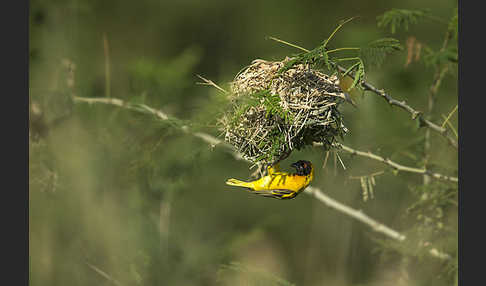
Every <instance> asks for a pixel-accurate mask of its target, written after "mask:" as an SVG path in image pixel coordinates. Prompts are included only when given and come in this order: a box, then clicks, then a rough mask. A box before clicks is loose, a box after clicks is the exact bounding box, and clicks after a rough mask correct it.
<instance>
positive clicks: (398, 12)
mask: <svg viewBox="0 0 486 286" xmlns="http://www.w3.org/2000/svg"><path fill="white" fill-rule="evenodd" d="M428 15H429V11H428V10H406V9H391V10H389V11H386V12H385V13H383V14H382V15H380V16H378V17H376V20H377V22H378V27H379V28H387V27H390V31H391V33H392V34H395V32H396V31H397V29H398V28H401V27H403V28H404V29H405V30H408V26H409V25H410V24H417V23H418V21H419V20H421V19H423V18H425V17H427V16H428Z"/></svg>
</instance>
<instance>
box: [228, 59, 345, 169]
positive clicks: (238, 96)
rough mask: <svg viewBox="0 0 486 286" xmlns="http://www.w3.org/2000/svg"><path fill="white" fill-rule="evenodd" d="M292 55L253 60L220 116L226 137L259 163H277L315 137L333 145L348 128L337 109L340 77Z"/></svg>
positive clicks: (233, 86) (340, 97)
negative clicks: (292, 63)
mask: <svg viewBox="0 0 486 286" xmlns="http://www.w3.org/2000/svg"><path fill="white" fill-rule="evenodd" d="M288 60H289V58H286V59H285V60H283V61H280V62H278V61H277V62H270V61H264V60H254V61H253V62H252V64H251V65H250V66H249V67H247V68H245V69H244V70H243V71H242V72H241V73H239V74H238V75H237V76H236V77H235V79H234V81H233V82H232V83H231V95H230V98H231V102H232V104H231V106H232V108H231V109H230V111H229V112H227V113H226V114H224V115H223V117H222V118H221V119H220V123H221V131H222V132H223V133H224V136H225V141H227V142H228V143H230V144H231V145H233V146H234V147H235V148H236V149H237V150H238V152H239V153H240V154H241V155H242V156H243V157H244V158H245V159H247V160H249V161H252V162H254V163H258V162H263V163H275V162H277V161H280V160H282V159H283V158H285V157H287V156H288V155H289V154H290V153H291V152H292V150H294V149H297V150H298V149H301V148H303V147H305V146H308V145H311V144H312V143H313V142H321V143H322V144H323V145H324V147H325V148H326V149H330V148H331V147H332V145H333V143H334V142H335V140H336V137H342V136H343V135H344V134H345V133H346V132H347V129H346V127H345V126H344V125H343V118H342V115H341V113H340V112H339V111H338V106H339V104H340V103H342V102H344V99H345V98H346V97H345V94H344V92H343V91H342V90H341V88H340V87H339V81H338V79H337V77H336V76H328V75H326V74H323V73H321V72H319V71H316V70H313V69H310V67H309V66H307V65H303V64H300V65H295V66H293V67H292V68H290V69H288V70H286V71H285V72H281V68H282V67H283V66H284V64H285V63H286V62H287V61H288Z"/></svg>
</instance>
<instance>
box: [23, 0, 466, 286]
mask: <svg viewBox="0 0 486 286" xmlns="http://www.w3.org/2000/svg"><path fill="white" fill-rule="evenodd" d="M456 7H457V2H456V1H440V0H434V1H432V0H421V1H418V0H408V1H398V0H393V1H390V0H386V1H385V0H383V1H357V0H352V1H290V0H279V1H275V0H269V1H222V0H217V1H195V0H181V1H154V0H142V1H113V0H105V1H94V0H84V1H82V0H71V1H69V0H32V1H30V18H29V21H30V35H29V39H30V40H29V45H30V65H29V67H30V70H29V73H30V77H29V80H30V82H29V90H30V103H31V117H30V119H31V125H30V136H31V140H30V144H29V158H30V159H29V160H30V161H29V243H30V244H29V246H30V247H29V252H30V255H29V260H30V265H29V269H30V271H29V273H30V283H31V285H113V284H115V285H283V284H286V283H287V284H295V285H446V284H447V283H449V280H450V277H449V275H448V274H447V273H446V271H445V270H444V271H443V270H442V268H441V267H442V266H443V263H442V262H437V261H436V260H434V259H433V258H427V257H425V258H421V259H419V260H418V263H417V264H415V263H414V261H415V260H413V259H415V258H413V257H412V258H409V257H408V256H406V255H403V253H400V252H398V251H383V249H384V248H385V247H384V246H383V245H382V244H380V243H378V242H377V241H376V239H383V238H384V237H383V236H381V235H380V234H376V233H373V232H372V231H371V230H370V229H369V228H368V227H367V226H365V225H363V224H361V223H360V222H357V221H355V220H353V219H351V218H350V217H347V216H345V215H343V214H341V213H338V212H336V211H335V210H332V209H329V208H327V207H325V206H324V205H323V204H322V203H320V202H319V201H317V200H315V199H313V198H312V197H310V196H307V195H305V194H302V195H300V196H298V197H297V198H296V199H294V200H288V201H279V200H273V199H268V198H263V197H259V196H254V195H251V194H249V193H247V192H244V191H242V190H240V189H236V188H232V187H229V186H226V185H225V184H224V182H225V180H226V179H227V178H231V177H233V178H239V179H243V180H244V179H247V178H248V177H249V174H250V173H251V172H252V171H253V170H249V166H250V165H249V164H248V163H245V162H243V161H236V160H235V159H234V158H233V156H232V155H231V154H229V153H228V152H225V150H224V149H222V148H220V147H216V148H212V147H211V146H210V145H208V144H207V143H205V142H203V141H201V140H200V139H198V138H195V137H193V136H190V135H188V134H186V133H184V132H182V131H180V129H179V128H177V126H178V125H177V124H179V122H170V123H167V122H160V121H157V120H155V119H154V118H153V117H151V116H148V115H144V114H139V113H137V112H134V111H128V110H124V109H121V108H117V107H113V106H107V105H97V104H93V105H88V104H85V103H73V102H72V101H70V100H69V95H70V94H71V93H74V94H75V95H76V96H82V97H106V96H111V97H114V98H120V99H123V100H126V101H130V102H139V103H142V102H143V103H145V104H147V105H149V106H151V107H153V108H157V109H160V110H162V111H163V112H165V113H167V114H169V115H171V116H174V117H176V118H179V119H181V120H186V121H184V122H185V123H187V124H189V125H190V126H191V127H192V128H194V130H198V131H202V132H207V133H210V134H212V135H215V136H218V135H220V134H219V131H218V130H217V129H216V128H214V126H215V124H216V120H217V118H218V116H219V114H220V112H221V111H222V104H223V103H224V100H223V99H222V95H221V93H219V92H218V91H217V90H216V89H214V88H210V87H205V86H202V85H198V84H196V82H200V80H199V79H198V78H197V76H196V75H197V74H199V75H202V76H204V77H206V78H208V79H211V80H213V81H214V82H216V83H218V84H220V85H221V86H223V87H224V88H228V85H227V83H228V82H230V81H231V80H232V79H233V77H234V76H235V75H236V74H237V73H238V71H239V70H240V69H242V68H243V67H244V66H246V65H248V64H249V63H250V62H251V61H252V60H253V59H257V58H261V59H266V60H281V59H283V58H284V57H285V56H290V55H291V54H292V53H295V52H297V50H295V49H293V48H291V47H288V46H284V45H281V44H279V43H277V42H274V41H271V40H268V39H267V37H268V36H274V37H278V38H280V39H283V40H286V41H289V42H292V43H295V44H298V45H300V46H302V47H305V48H308V49H311V48H314V47H316V46H317V45H319V44H320V43H321V42H322V41H323V40H324V39H325V38H327V37H328V36H329V34H330V33H331V32H332V31H333V29H334V28H335V27H336V25H337V24H338V22H339V21H341V20H343V19H347V18H349V17H353V16H360V17H359V18H358V19H356V20H354V21H352V22H351V23H348V24H346V25H345V26H344V27H343V28H342V29H341V30H340V31H339V32H338V34H336V36H335V38H334V39H333V40H332V42H331V43H330V45H331V46H332V47H334V48H337V47H347V46H361V45H363V44H366V43H368V42H371V41H373V40H375V39H378V38H384V37H395V38H397V39H399V40H400V42H401V43H402V45H403V46H406V41H407V38H408V37H410V36H414V37H415V38H416V39H417V40H418V41H420V42H422V43H424V44H426V45H427V46H429V47H430V48H432V49H435V50H437V49H438V48H440V46H441V44H442V41H443V37H444V33H445V31H446V30H447V22H448V21H449V19H450V18H451V16H452V15H453V9H454V8H456ZM391 8H404V9H430V11H431V13H432V14H433V15H435V16H437V17H440V18H442V19H444V21H445V24H444V23H440V22H435V21H430V20H423V21H421V22H420V23H418V24H417V25H410V26H409V29H408V30H403V29H400V30H399V31H398V32H397V33H395V34H393V35H392V34H391V32H390V30H389V29H383V28H378V27H377V22H376V17H377V16H379V15H381V14H383V13H384V12H385V11H386V10H389V9H391ZM406 58H407V51H406V49H405V50H404V51H402V52H400V53H397V54H395V55H392V56H390V57H388V58H387V59H386V61H385V63H384V64H383V65H382V66H381V67H379V68H374V69H373V68H370V69H368V71H367V76H366V80H368V81H369V82H371V83H373V85H375V86H376V87H378V88H384V89H386V90H387V91H388V92H389V93H390V94H391V95H392V96H393V97H394V98H396V99H399V100H406V101H407V103H409V104H410V105H411V106H413V107H415V108H416V109H418V110H423V111H426V110H427V95H428V89H429V87H430V85H431V84H432V80H433V75H434V69H433V68H430V67H425V66H424V64H423V63H422V62H412V63H411V64H410V65H408V66H407V67H405V62H406ZM106 63H108V65H109V72H108V73H107V71H106V66H105V65H106ZM107 75H108V81H107ZM107 86H108V87H107ZM352 96H353V98H354V99H355V101H356V103H357V105H358V108H353V107H352V106H349V105H343V106H342V108H341V111H342V112H343V115H344V118H345V123H346V126H347V127H348V128H349V130H350V133H349V135H348V136H347V137H346V138H345V141H344V144H346V145H348V146H352V147H354V148H356V149H359V150H364V151H368V150H370V151H373V152H375V153H377V154H380V155H382V156H385V157H389V158H391V159H392V160H396V161H397V162H400V163H402V164H404V165H408V166H414V167H422V166H423V162H422V161H421V158H423V156H424V154H423V152H424V151H423V137H424V133H425V130H424V128H419V127H418V125H417V122H415V121H413V120H411V119H410V115H409V114H408V113H406V112H403V111H401V110H399V109H397V108H391V107H390V106H389V105H388V104H387V103H386V102H385V101H384V100H383V99H381V98H379V97H378V96H376V95H374V94H371V93H365V94H364V95H362V94H361V93H360V92H357V91H355V92H353V93H352ZM456 104H457V70H452V71H451V72H450V74H448V75H447V76H446V77H445V78H444V80H443V82H442V85H441V88H440V90H439V93H438V96H437V102H436V106H435V108H434V112H433V114H432V120H433V121H434V122H437V123H439V124H440V123H442V121H443V118H442V117H441V115H447V114H448V113H449V112H450V111H451V110H452V109H453V108H454V106H456ZM450 121H451V123H452V124H453V125H454V126H457V116H453V117H451V119H450ZM431 143H432V146H433V148H432V149H431V153H430V159H429V166H432V167H433V168H435V169H436V170H437V171H440V172H442V173H445V174H449V175H455V176H457V152H455V151H454V150H453V149H451V148H450V147H449V146H447V144H446V142H445V140H444V139H443V138H441V137H439V136H436V134H432V139H431ZM324 157H325V153H324V152H323V151H322V150H320V149H318V148H315V149H312V148H309V149H306V150H303V151H300V152H294V153H293V154H292V155H291V157H290V158H288V159H287V160H286V161H285V162H283V163H282V167H284V168H288V167H289V165H290V163H292V162H294V161H296V160H299V159H306V160H310V161H312V162H313V163H314V165H315V166H316V172H317V173H316V177H315V180H314V182H313V183H312V185H313V186H315V187H319V188H320V189H321V190H323V192H325V193H326V194H328V195H329V196H331V197H332V198H335V199H336V200H338V201H340V202H342V203H344V204H347V205H349V206H351V207H353V208H356V209H360V210H362V211H363V212H364V213H366V214H368V215H369V216H371V217H372V218H374V219H376V220H378V221H380V222H383V223H385V224H386V225H388V226H390V227H392V228H394V229H396V230H398V231H403V232H406V231H407V230H409V229H411V228H412V226H414V225H415V220H414V218H410V216H407V212H406V209H407V208H408V207H410V205H411V204H412V203H413V202H414V201H415V200H416V193H414V192H413V191H411V188H412V187H413V186H418V185H420V184H421V183H422V176H420V175H417V174H410V173H399V174H398V175H394V174H393V173H392V172H388V171H389V170H388V169H387V168H386V167H385V166H383V165H381V164H380V163H378V162H375V161H370V160H368V159H366V158H359V157H351V156H349V155H347V154H344V153H341V158H342V159H343V162H344V163H345V165H346V170H344V169H343V168H342V167H341V166H340V164H339V163H337V164H335V162H334V160H333V156H331V157H330V158H329V160H328V163H327V165H326V167H325V168H322V166H323V163H324ZM381 170H386V172H385V174H383V175H381V176H378V177H376V186H375V190H374V198H373V199H371V200H368V201H366V202H364V201H363V197H362V190H361V186H360V181H359V180H353V179H350V176H361V175H367V174H371V173H373V172H377V171H381ZM442 219H444V220H446V221H445V222H444V223H445V224H447V225H448V226H451V227H452V231H451V232H450V236H447V237H446V238H447V239H448V242H447V243H449V244H450V243H452V245H454V244H457V233H455V234H454V230H456V229H454V227H457V221H456V220H457V209H454V208H452V209H450V211H448V212H447V213H446V214H444V216H443V217H442ZM450 241H452V242H450ZM404 264H405V266H404ZM400 283H402V284H400ZM403 283H404V284H403Z"/></svg>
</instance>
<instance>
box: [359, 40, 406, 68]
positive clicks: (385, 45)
mask: <svg viewBox="0 0 486 286" xmlns="http://www.w3.org/2000/svg"><path fill="white" fill-rule="evenodd" d="M402 50H403V47H402V45H401V44H400V41H398V40H397V39H394V38H383V39H378V40H375V41H373V42H371V43H369V44H367V45H366V46H364V47H362V48H361V49H360V57H361V59H363V61H364V62H365V63H366V66H368V67H369V66H380V65H381V64H383V62H384V61H385V58H386V56H387V55H389V54H391V53H394V52H397V51H402Z"/></svg>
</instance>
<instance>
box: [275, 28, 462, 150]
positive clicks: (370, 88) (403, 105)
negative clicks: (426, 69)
mask: <svg viewBox="0 0 486 286" xmlns="http://www.w3.org/2000/svg"><path fill="white" fill-rule="evenodd" d="M269 39H271V40H274V41H277V42H280V43H283V44H286V45H289V46H292V47H294V48H297V49H300V50H302V51H304V52H310V51H309V50H308V49H306V48H302V47H299V46H297V45H294V44H291V43H289V42H286V41H283V40H280V39H277V38H275V37H270V38H269ZM333 64H334V65H335V66H336V67H337V69H338V70H339V71H340V72H342V73H346V72H347V69H346V68H345V67H342V66H340V65H338V64H336V63H333ZM347 75H348V76H349V77H350V78H351V79H353V80H354V75H352V74H351V73H349V72H348V73H347ZM361 86H362V87H363V88H364V89H365V90H367V91H371V92H373V93H375V94H377V95H379V96H381V97H382V98H383V99H384V100H385V101H386V102H388V104H390V105H392V106H393V105H395V106H398V107H400V108H401V109H403V110H405V111H407V112H408V113H410V114H411V115H412V119H413V120H415V119H418V120H419V122H420V126H426V127H428V128H430V129H431V130H434V131H435V132H437V133H439V134H440V135H442V136H443V137H444V138H446V139H447V141H448V143H449V144H450V145H451V146H453V147H454V148H456V149H457V148H458V144H457V141H456V140H455V139H454V138H453V137H452V136H451V135H450V134H449V132H448V130H447V129H446V128H444V127H441V126H439V125H437V124H435V123H433V122H431V121H430V120H427V119H426V118H424V116H423V114H422V112H420V111H418V110H415V109H414V108H413V107H411V106H410V105H408V104H407V103H406V101H398V100H396V99H394V98H393V97H391V96H390V95H389V94H388V93H386V92H385V91H384V90H383V89H378V88H376V87H374V86H373V85H372V84H370V83H368V82H366V81H363V82H362V84H361Z"/></svg>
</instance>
